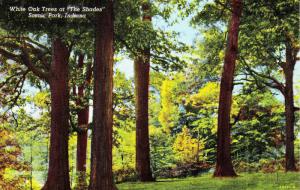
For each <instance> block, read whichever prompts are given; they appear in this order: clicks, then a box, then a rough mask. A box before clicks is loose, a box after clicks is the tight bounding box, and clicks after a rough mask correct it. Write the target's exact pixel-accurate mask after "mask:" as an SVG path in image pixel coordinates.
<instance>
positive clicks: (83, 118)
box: [76, 54, 90, 190]
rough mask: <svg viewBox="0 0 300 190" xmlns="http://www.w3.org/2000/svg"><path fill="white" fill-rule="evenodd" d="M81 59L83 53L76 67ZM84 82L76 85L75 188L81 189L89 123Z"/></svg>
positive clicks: (82, 187)
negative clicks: (84, 100)
mask: <svg viewBox="0 0 300 190" xmlns="http://www.w3.org/2000/svg"><path fill="white" fill-rule="evenodd" d="M83 60H84V55H83V54H80V55H79V60H78V67H79V69H82V68H83V64H84V63H83ZM89 82H90V81H89V77H87V78H86V81H85V83H86V85H88V84H89ZM84 86H85V84H81V85H80V86H79V87H78V97H77V98H78V100H77V102H76V103H77V105H78V106H83V108H82V109H80V110H79V111H78V114H77V117H78V128H79V129H80V131H79V132H78V133H77V167H76V168H77V173H78V186H77V187H76V189H78V190H81V189H82V190H83V189H86V187H87V183H86V153H87V152H86V151H87V140H88V130H87V125H88V123H89V106H88V105H83V102H82V101H81V100H82V99H83V98H84V92H85V90H84V89H85V88H84Z"/></svg>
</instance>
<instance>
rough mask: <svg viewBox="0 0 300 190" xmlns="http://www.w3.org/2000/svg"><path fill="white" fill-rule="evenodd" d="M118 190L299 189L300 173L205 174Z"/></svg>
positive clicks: (129, 186)
mask: <svg viewBox="0 0 300 190" xmlns="http://www.w3.org/2000/svg"><path fill="white" fill-rule="evenodd" d="M118 188H119V190H127V189H130V190H138V189H140V190H201V189H212V190H247V189H257V190H269V189H270V190H276V189H286V190H292V189H297V190H298V189H300V173H283V172H279V173H273V174H263V173H254V174H246V173H243V174H240V176H239V177H237V178H223V179H219V178H212V177H211V175H208V174H205V175H202V176H199V177H189V178H184V179H161V180H157V182H155V183H122V184H118Z"/></svg>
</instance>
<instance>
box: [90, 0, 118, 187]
mask: <svg viewBox="0 0 300 190" xmlns="http://www.w3.org/2000/svg"><path fill="white" fill-rule="evenodd" d="M98 2H99V4H100V1H98ZM99 4H98V5H99ZM101 6H102V5H101ZM104 6H105V9H104V10H103V11H102V12H101V13H99V14H98V15H97V16H96V17H97V18H96V39H95V43H96V51H95V64H94V103H93V106H94V110H93V123H94V126H93V129H92V132H93V133H92V149H91V150H92V152H91V177H90V186H89V189H90V190H100V189H101V190H112V189H116V187H115V186H114V182H113V174H112V127H113V118H112V90H113V54H114V52H113V1H112V0H107V1H106V3H105V5H104Z"/></svg>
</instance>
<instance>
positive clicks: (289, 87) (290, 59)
mask: <svg viewBox="0 0 300 190" xmlns="http://www.w3.org/2000/svg"><path fill="white" fill-rule="evenodd" d="M295 62H296V60H295V59H294V56H293V50H292V47H291V45H290V44H289V43H287V45H286V64H285V65H284V66H283V72H284V77H285V89H284V90H285V91H284V100H285V117H286V134H285V135H286V136H285V145H286V152H285V170H286V171H296V165H295V153H294V140H295V136H294V123H295V113H294V111H295V110H294V92H293V73H294V67H295Z"/></svg>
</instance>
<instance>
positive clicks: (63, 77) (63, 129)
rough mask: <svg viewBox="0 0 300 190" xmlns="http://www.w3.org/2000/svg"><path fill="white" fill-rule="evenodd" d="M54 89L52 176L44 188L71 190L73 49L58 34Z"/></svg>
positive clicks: (53, 75) (50, 169) (53, 68)
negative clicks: (70, 71) (70, 62)
mask: <svg viewBox="0 0 300 190" xmlns="http://www.w3.org/2000/svg"><path fill="white" fill-rule="evenodd" d="M52 49H53V52H52V57H53V62H52V64H51V73H50V74H51V76H50V79H49V82H50V92H51V136H50V157H49V169H48V178H47V181H46V184H45V185H44V187H43V190H48V189H49V190H69V189H70V179H69V159H68V132H69V91H68V60H69V50H68V48H67V47H66V45H65V44H64V43H63V42H62V41H61V40H60V39H58V38H56V39H54V41H53V44H52Z"/></svg>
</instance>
